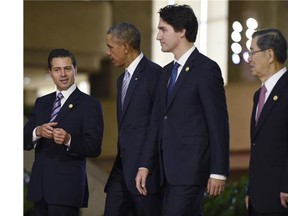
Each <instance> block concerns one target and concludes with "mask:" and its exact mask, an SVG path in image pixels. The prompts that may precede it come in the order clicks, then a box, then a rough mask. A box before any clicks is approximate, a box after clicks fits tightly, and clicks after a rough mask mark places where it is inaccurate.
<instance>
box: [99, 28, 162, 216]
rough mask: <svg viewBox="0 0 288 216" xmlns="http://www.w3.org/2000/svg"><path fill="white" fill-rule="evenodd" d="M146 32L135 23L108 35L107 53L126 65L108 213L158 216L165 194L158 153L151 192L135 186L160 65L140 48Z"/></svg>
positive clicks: (108, 187) (117, 63) (120, 85)
mask: <svg viewBox="0 0 288 216" xmlns="http://www.w3.org/2000/svg"><path fill="white" fill-rule="evenodd" d="M140 42H141V36H140V33H139V31H138V29H137V28H136V27H135V26H134V25H132V24H130V23H120V24H117V25H115V26H112V27H111V28H110V29H109V30H108V32H107V36H106V43H107V47H108V51H107V55H108V56H109V57H110V59H111V60H112V62H113V63H114V65H115V66H116V67H121V68H124V69H125V72H124V73H122V74H121V75H120V77H119V78H118V80H117V122H118V143H117V155H116V159H115V162H114V165H113V168H112V170H111V173H110V176H109V179H108V181H107V184H106V186H105V192H106V193H107V196H106V203H105V213H104V215H105V216H128V215H133V216H140V215H141V216H159V215H161V213H160V211H161V197H160V189H159V169H158V167H157V164H158V161H157V157H155V158H154V160H153V162H155V163H156V166H155V167H154V169H153V170H152V169H151V170H149V172H150V175H149V177H148V178H147V188H149V194H148V195H147V196H143V195H141V194H140V193H139V192H138V191H137V189H136V185H135V176H136V173H137V171H138V168H140V169H144V168H141V167H139V164H140V158H141V155H142V154H143V150H144V145H145V143H146V138H147V133H148V128H149V125H150V118H151V113H152V108H153V104H154V102H155V94H156V89H157V86H158V81H159V76H160V71H161V67H160V66H159V65H157V64H155V63H153V62H151V61H150V60H148V59H147V58H146V57H145V56H144V54H143V53H142V52H141V50H140Z"/></svg>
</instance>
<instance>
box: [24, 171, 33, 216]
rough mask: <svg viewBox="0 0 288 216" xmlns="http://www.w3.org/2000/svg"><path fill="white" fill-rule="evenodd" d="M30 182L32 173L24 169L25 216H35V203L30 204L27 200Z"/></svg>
mask: <svg viewBox="0 0 288 216" xmlns="http://www.w3.org/2000/svg"><path fill="white" fill-rule="evenodd" d="M29 181H30V172H28V171H27V170H25V169H24V193H23V194H24V198H23V200H24V216H32V215H34V212H33V202H30V201H28V200H27V199H26V197H27V190H28V188H27V187H28V183H29Z"/></svg>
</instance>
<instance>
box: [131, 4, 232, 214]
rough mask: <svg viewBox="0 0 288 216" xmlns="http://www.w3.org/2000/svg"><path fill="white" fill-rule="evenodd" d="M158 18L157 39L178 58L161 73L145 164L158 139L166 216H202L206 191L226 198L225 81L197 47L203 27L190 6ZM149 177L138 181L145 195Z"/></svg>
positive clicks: (140, 176)
mask: <svg viewBox="0 0 288 216" xmlns="http://www.w3.org/2000/svg"><path fill="white" fill-rule="evenodd" d="M159 14H160V21H159V24H158V30H159V31H158V34H157V40H159V41H160V43H161V47H162V51H163V52H172V53H173V54H174V57H175V60H174V61H173V62H171V63H169V64H168V65H166V66H165V67H164V68H163V71H162V73H161V77H160V81H159V91H158V92H157V97H156V103H155V107H154V110H153V114H152V121H153V129H151V136H149V145H147V149H146V150H145V154H146V155H144V156H145V158H143V160H142V164H141V166H143V167H146V166H148V167H149V166H151V164H152V163H151V160H150V158H151V155H153V152H156V151H155V140H158V143H159V146H158V148H159V151H160V166H161V174H162V175H161V183H162V185H163V186H164V208H163V211H164V212H163V215H165V216H175V215H177V216H188V215H189V216H192V215H193V216H196V215H197V216H198V215H200V214H201V201H202V198H203V196H204V192H205V188H206V187H207V192H208V193H209V194H210V195H211V196H218V195H219V194H221V192H222V191H223V190H224V186H225V180H226V177H227V175H228V171H229V126H228V113H227V108H226V97H225V91H224V87H223V79H222V76H221V71H220V68H219V66H218V65H217V64H216V63H215V62H214V61H212V60H211V59H209V58H208V57H206V56H204V55H202V54H201V53H199V51H198V50H197V48H195V46H194V42H195V40H196V35H197V29H198V23H197V18H196V16H195V14H194V12H193V10H192V9H191V8H190V7H189V6H187V5H168V6H166V7H164V8H162V9H160V11H159ZM175 65H178V68H176V69H175V68H174V66H175ZM172 68H173V69H172ZM175 80H176V81H175ZM173 82H176V83H175V85H174V87H173ZM171 85H172V86H171ZM158 131H159V132H158ZM157 134H158V136H157ZM150 139H151V140H150ZM147 175H148V173H147V172H146V171H145V170H139V172H138V174H137V177H136V180H137V188H138V190H139V191H140V192H141V193H143V194H145V193H146V192H145V191H146V190H147V188H146V176H147ZM148 178H149V177H148ZM148 191H149V190H148Z"/></svg>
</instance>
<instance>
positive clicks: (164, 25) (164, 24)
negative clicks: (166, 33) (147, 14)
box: [158, 18, 172, 28]
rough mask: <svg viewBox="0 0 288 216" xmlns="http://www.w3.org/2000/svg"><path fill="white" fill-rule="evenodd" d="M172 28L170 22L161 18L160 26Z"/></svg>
mask: <svg viewBox="0 0 288 216" xmlns="http://www.w3.org/2000/svg"><path fill="white" fill-rule="evenodd" d="M169 27H170V28H172V26H171V25H170V24H168V23H167V22H165V21H164V20H163V19H162V18H160V19H159V23H158V28H169Z"/></svg>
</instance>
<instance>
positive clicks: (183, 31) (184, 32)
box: [179, 29, 186, 38]
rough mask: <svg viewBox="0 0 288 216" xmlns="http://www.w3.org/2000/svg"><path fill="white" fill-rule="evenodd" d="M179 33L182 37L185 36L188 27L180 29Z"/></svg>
mask: <svg viewBox="0 0 288 216" xmlns="http://www.w3.org/2000/svg"><path fill="white" fill-rule="evenodd" d="M179 33H180V37H181V38H183V37H185V34H186V29H182V30H181V31H179Z"/></svg>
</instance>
